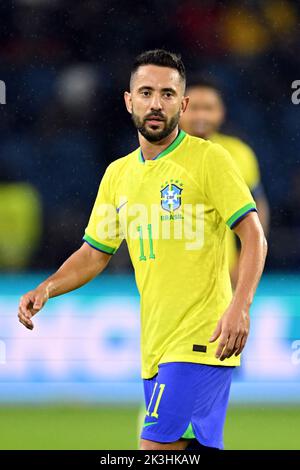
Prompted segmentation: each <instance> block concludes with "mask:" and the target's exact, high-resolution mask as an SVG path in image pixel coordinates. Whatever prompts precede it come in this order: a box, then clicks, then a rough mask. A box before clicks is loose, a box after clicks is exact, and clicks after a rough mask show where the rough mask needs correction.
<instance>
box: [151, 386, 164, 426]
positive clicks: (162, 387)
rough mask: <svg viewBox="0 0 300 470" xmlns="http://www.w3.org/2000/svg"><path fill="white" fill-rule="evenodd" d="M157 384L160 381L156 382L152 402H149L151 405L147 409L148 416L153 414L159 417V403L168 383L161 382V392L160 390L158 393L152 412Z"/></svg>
mask: <svg viewBox="0 0 300 470" xmlns="http://www.w3.org/2000/svg"><path fill="white" fill-rule="evenodd" d="M157 385H158V383H157V382H155V385H154V389H153V392H152V395H151V399H150V402H149V406H148V408H147V411H146V415H147V416H153V417H154V418H158V412H157V411H158V407H159V403H160V400H161V397H162V394H163V391H164V389H165V386H166V384H159V392H158V395H157V399H156V402H155V405H154V408H153V411H152V413H151V414H150V408H151V405H152V401H153V398H154V395H155V392H156V389H157Z"/></svg>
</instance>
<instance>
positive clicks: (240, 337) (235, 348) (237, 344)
mask: <svg viewBox="0 0 300 470" xmlns="http://www.w3.org/2000/svg"><path fill="white" fill-rule="evenodd" d="M242 338H243V334H242V333H240V334H239V335H238V337H237V339H236V342H235V345H234V348H233V350H232V352H231V354H230V355H229V356H228V357H231V356H232V355H233V354H236V352H237V351H238V350H239V349H240V347H241V342H242Z"/></svg>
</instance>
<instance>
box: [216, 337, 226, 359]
mask: <svg viewBox="0 0 300 470" xmlns="http://www.w3.org/2000/svg"><path fill="white" fill-rule="evenodd" d="M228 337H229V334H228V332H227V331H226V332H223V333H222V335H221V338H220V341H219V344H218V348H217V351H216V358H217V359H219V357H220V356H221V354H222V351H223V349H224V348H225V346H226V344H227V341H228Z"/></svg>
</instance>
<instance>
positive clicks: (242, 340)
mask: <svg viewBox="0 0 300 470" xmlns="http://www.w3.org/2000/svg"><path fill="white" fill-rule="evenodd" d="M246 341H247V335H244V336H243V337H242V339H241V345H240V347H239V349H238V351H236V353H235V356H238V355H239V354H241V352H242V351H243V349H244V347H245V345H246Z"/></svg>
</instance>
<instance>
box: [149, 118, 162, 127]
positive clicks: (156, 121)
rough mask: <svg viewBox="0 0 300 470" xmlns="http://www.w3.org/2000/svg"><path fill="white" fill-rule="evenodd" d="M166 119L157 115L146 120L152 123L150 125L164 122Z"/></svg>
mask: <svg viewBox="0 0 300 470" xmlns="http://www.w3.org/2000/svg"><path fill="white" fill-rule="evenodd" d="M163 121H164V119H162V118H159V117H157V116H150V117H149V118H147V119H146V122H147V123H148V124H149V125H150V126H158V125H159V124H160V123H161V122H163Z"/></svg>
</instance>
